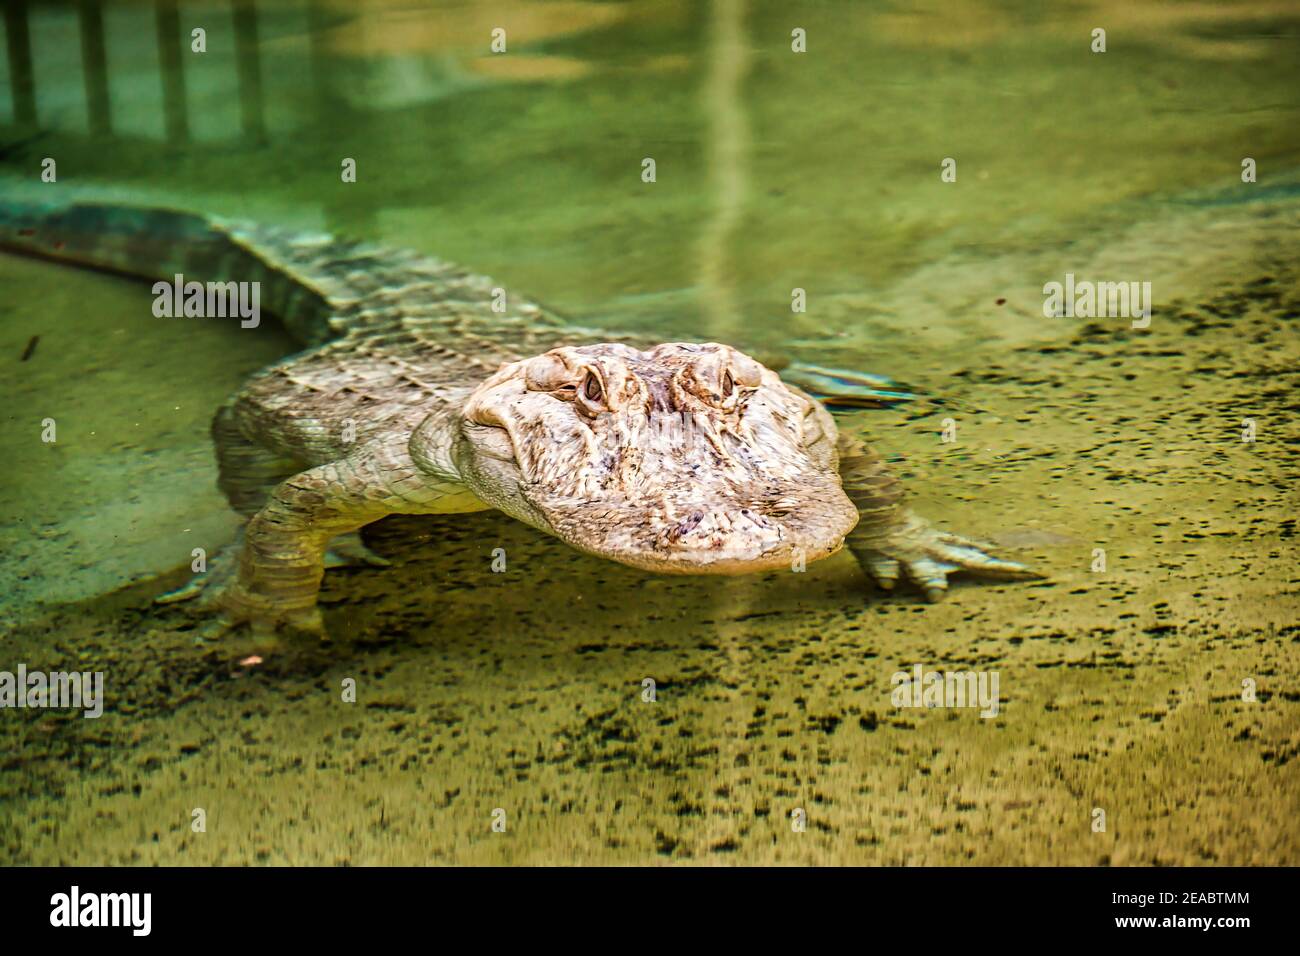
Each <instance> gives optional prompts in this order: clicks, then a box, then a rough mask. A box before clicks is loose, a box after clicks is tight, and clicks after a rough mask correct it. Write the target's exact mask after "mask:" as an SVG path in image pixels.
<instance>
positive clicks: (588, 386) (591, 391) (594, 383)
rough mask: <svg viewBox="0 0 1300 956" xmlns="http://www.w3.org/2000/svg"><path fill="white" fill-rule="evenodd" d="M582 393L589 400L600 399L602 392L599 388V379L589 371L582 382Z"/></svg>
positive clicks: (596, 400)
mask: <svg viewBox="0 0 1300 956" xmlns="http://www.w3.org/2000/svg"><path fill="white" fill-rule="evenodd" d="M582 394H583V395H585V396H587V400H588V401H591V402H598V401H600V396H601V395H602V394H603V393H602V392H601V390H600V379H598V378H596V376H595V375H593V374H592V373H591V372H588V373H587V378H586V380H584V381H583V383H582Z"/></svg>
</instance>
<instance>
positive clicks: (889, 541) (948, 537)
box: [850, 514, 1043, 603]
mask: <svg viewBox="0 0 1300 956" xmlns="http://www.w3.org/2000/svg"><path fill="white" fill-rule="evenodd" d="M855 544H856V547H855ZM992 547H993V546H992V545H989V544H985V543H984V542H982V541H975V540H972V539H970V538H964V537H962V536H960V535H956V534H951V533H949V532H947V531H939V530H937V529H935V528H932V527H930V525H929V524H927V523H926V522H925V521H924V520H923V519H922V518H920V517H918V516H916V515H912V514H909V515H908V516H907V518H906V520H905V521H903V522H902V524H900V525H897V526H895V527H893V528H891V529H890V530H888V531H886V532H884V533H882V534H877V535H873V536H871V537H870V538H868V539H867V540H864V541H861V542H853V541H852V540H850V548H852V550H853V551H854V553H855V554H856V555H857V557H858V560H859V562H860V563H861V565H862V567H863V570H865V571H866V572H867V574H868V575H870V576H871V578H872V579H873V580H874V581H875V582H876V584H877V585H878V586H879V587H881V588H882V589H884V590H886V591H888V590H890V589H892V588H893V587H894V585H895V584H897V583H898V579H899V577H900V571H901V573H902V575H905V576H906V577H907V579H908V580H910V581H911V582H912V583H913V584H915V585H916V586H917V587H918V588H919V589H920V590H921V591H922V592H923V593H924V594H925V599H926V600H927V601H929V602H931V603H934V602H936V601H939V600H942V599H943V597H944V595H945V594H947V593H948V576H949V575H951V574H954V573H957V572H965V573H969V574H975V575H979V576H982V577H988V578H999V579H1002V580H1022V581H1027V580H1035V579H1041V578H1042V577H1043V575H1041V574H1039V573H1038V572H1037V571H1034V570H1033V569H1031V568H1028V567H1026V566H1025V565H1023V564H1020V563H1019V562H1016V561H1007V560H1005V559H1002V558H997V557H994V556H993V555H991V554H989V553H987V551H986V549H991V548H992Z"/></svg>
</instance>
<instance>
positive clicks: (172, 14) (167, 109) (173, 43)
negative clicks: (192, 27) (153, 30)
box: [157, 0, 190, 143]
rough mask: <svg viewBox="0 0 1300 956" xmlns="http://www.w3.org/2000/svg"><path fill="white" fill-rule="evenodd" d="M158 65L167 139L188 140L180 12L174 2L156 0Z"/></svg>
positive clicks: (188, 129)
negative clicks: (160, 74)
mask: <svg viewBox="0 0 1300 956" xmlns="http://www.w3.org/2000/svg"><path fill="white" fill-rule="evenodd" d="M157 20H158V63H159V66H160V68H161V71H162V93H163V118H164V120H165V122H166V124H167V138H168V139H169V140H171V141H172V142H173V143H179V142H183V141H184V140H187V139H189V135H190V121H189V114H188V110H187V108H186V106H185V71H184V67H183V64H182V62H181V49H182V48H181V44H182V43H184V38H183V37H182V36H181V18H180V11H179V10H178V9H177V2H176V0H158V3H157Z"/></svg>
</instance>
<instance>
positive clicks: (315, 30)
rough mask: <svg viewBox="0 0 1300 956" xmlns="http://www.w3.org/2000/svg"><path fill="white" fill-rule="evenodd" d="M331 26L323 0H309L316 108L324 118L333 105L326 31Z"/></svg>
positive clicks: (308, 28)
mask: <svg viewBox="0 0 1300 956" xmlns="http://www.w3.org/2000/svg"><path fill="white" fill-rule="evenodd" d="M329 27H330V17H329V14H328V13H327V12H326V9H325V3H324V2H323V0H308V2H307V41H308V43H309V45H310V49H311V82H312V91H313V93H314V94H315V97H316V109H317V110H318V111H319V113H320V116H321V117H322V118H324V117H327V116H328V115H329V113H330V110H331V108H332V106H333V102H332V101H333V97H332V95H331V92H330V79H329V74H330V67H329V52H328V51H327V50H326V49H325V32H326V31H327V30H328V29H329Z"/></svg>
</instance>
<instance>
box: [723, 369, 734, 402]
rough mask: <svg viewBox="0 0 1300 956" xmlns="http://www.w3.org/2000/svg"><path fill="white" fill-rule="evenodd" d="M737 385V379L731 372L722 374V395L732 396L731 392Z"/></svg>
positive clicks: (724, 396) (725, 396)
mask: <svg viewBox="0 0 1300 956" xmlns="http://www.w3.org/2000/svg"><path fill="white" fill-rule="evenodd" d="M735 387H736V380H735V379H733V378H732V377H731V372H730V371H728V372H727V374H725V375H723V376H722V397H723V398H730V397H731V392H732V390H733V389H735Z"/></svg>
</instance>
